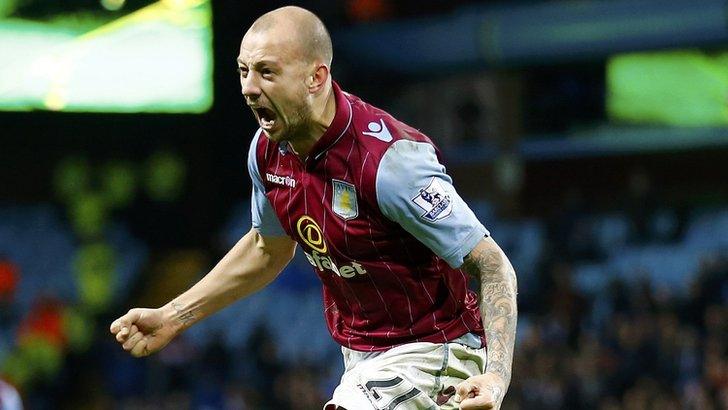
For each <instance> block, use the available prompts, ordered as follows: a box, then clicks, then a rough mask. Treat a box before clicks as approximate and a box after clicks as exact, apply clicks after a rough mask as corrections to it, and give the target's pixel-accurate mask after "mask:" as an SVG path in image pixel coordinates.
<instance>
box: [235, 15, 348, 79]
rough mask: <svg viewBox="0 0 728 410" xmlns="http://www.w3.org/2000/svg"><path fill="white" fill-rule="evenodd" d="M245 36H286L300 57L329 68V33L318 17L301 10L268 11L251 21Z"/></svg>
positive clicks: (330, 50)
mask: <svg viewBox="0 0 728 410" xmlns="http://www.w3.org/2000/svg"><path fill="white" fill-rule="evenodd" d="M248 32H249V33H250V32H256V33H263V32H271V33H276V34H277V33H286V34H287V35H288V37H289V38H288V39H289V40H290V42H291V43H292V44H291V46H292V47H293V48H294V49H295V51H297V54H299V55H300V57H302V58H304V59H305V60H307V61H308V62H315V61H319V62H321V63H324V64H326V65H328V66H331V61H332V59H333V56H334V53H333V48H332V46H331V36H330V35H329V31H328V30H326V26H324V23H323V21H321V19H320V18H318V16H316V15H315V14H313V13H312V12H310V11H308V10H306V9H304V8H301V7H297V6H286V7H281V8H278V9H275V10H273V11H269V12H268V13H265V14H263V15H262V16H260V17H259V18H258V19H257V20H255V22H254V23H253V25H252V26H250V29H249V30H248Z"/></svg>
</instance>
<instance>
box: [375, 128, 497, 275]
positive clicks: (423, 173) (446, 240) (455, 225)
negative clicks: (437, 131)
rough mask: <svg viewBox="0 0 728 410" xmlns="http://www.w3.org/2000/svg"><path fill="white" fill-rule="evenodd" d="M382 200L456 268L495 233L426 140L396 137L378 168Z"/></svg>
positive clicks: (386, 211)
mask: <svg viewBox="0 0 728 410" xmlns="http://www.w3.org/2000/svg"><path fill="white" fill-rule="evenodd" d="M376 191H377V201H378V202H379V209H380V210H381V211H382V213H383V214H384V216H386V217H387V218H389V219H391V220H392V221H394V222H397V223H399V224H400V225H401V226H402V227H403V228H404V229H405V230H406V231H407V232H409V233H411V234H412V235H413V236H414V237H415V238H417V239H419V240H420V241H421V242H422V243H423V244H425V245H426V246H427V247H428V248H430V249H431V250H432V251H433V252H434V253H435V254H436V255H438V256H439V257H441V258H442V259H444V260H445V261H446V262H447V263H448V264H449V265H450V266H452V267H453V268H459V267H460V266H462V264H463V260H464V259H465V256H467V255H468V253H470V251H472V250H473V249H474V248H475V245H477V244H478V242H480V241H481V240H482V239H483V238H485V237H486V236H489V235H490V233H489V232H488V230H487V229H485V227H484V226H483V225H482V224H481V223H480V221H478V218H476V217H475V214H474V213H473V211H472V210H470V208H469V207H468V205H467V204H466V203H465V201H463V200H462V198H460V196H459V195H458V193H457V192H456V191H455V187H453V185H452V178H450V176H449V175H447V174H446V173H445V167H444V166H443V165H442V164H440V163H439V161H438V160H437V155H436V154H435V149H434V147H433V146H432V145H430V144H428V143H425V142H415V141H409V140H399V141H396V142H395V143H394V144H392V146H390V147H389V149H388V150H387V152H386V153H385V154H384V156H383V157H382V160H381V162H380V163H379V169H378V170H377V182H376Z"/></svg>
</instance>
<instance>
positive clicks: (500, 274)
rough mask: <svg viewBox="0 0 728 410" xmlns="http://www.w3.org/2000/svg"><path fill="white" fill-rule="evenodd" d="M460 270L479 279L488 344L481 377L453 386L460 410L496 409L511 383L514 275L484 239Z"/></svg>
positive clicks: (515, 311)
mask: <svg viewBox="0 0 728 410" xmlns="http://www.w3.org/2000/svg"><path fill="white" fill-rule="evenodd" d="M461 269H462V270H464V271H465V272H467V273H468V274H470V275H471V276H473V277H475V278H476V279H479V280H480V314H481V315H482V316H483V327H484V328H485V337H486V341H487V343H488V362H487V368H486V371H485V373H484V374H482V375H478V376H473V377H470V378H468V379H467V380H465V381H464V382H462V383H460V384H459V385H458V386H457V394H458V396H459V397H460V399H461V402H460V408H461V409H462V410H475V409H498V408H500V406H501V403H502V402H503V397H504V396H505V394H506V391H507V390H508V385H509V384H510V381H511V366H512V364H513V349H514V344H515V340H516V321H517V319H518V307H517V304H516V294H517V287H518V286H517V281H516V272H515V271H514V269H513V266H512V265H511V263H510V261H509V260H508V257H506V255H505V253H503V251H502V250H501V248H500V247H499V246H498V244H497V243H495V241H494V240H493V239H492V238H490V237H488V238H485V239H483V240H482V241H480V243H478V245H476V246H475V248H474V249H473V250H472V251H471V252H470V253H469V254H468V255H467V256H466V257H465V261H464V263H463V265H462V267H461Z"/></svg>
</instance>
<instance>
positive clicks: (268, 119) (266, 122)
mask: <svg viewBox="0 0 728 410" xmlns="http://www.w3.org/2000/svg"><path fill="white" fill-rule="evenodd" d="M253 111H254V112H255V115H256V117H258V123H259V124H260V126H261V128H263V129H265V130H270V129H272V128H273V127H274V126H275V124H276V118H277V116H276V113H275V112H274V111H273V110H271V109H269V108H265V107H256V108H253Z"/></svg>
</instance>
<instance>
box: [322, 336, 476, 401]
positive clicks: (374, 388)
mask: <svg viewBox="0 0 728 410" xmlns="http://www.w3.org/2000/svg"><path fill="white" fill-rule="evenodd" d="M479 345H480V340H479V339H478V338H477V337H476V336H474V335H472V334H468V335H465V336H463V337H461V338H458V339H456V340H454V341H452V342H449V343H441V344H438V343H426V342H421V343H408V344H405V345H401V346H397V347H394V348H392V349H390V350H387V351H383V352H373V353H367V352H358V351H355V350H351V349H347V348H345V347H342V348H341V351H342V353H343V355H344V366H345V369H344V374H343V376H341V383H340V384H339V386H338V387H337V388H336V390H334V395H333V398H332V399H331V400H329V402H327V403H326V404H325V405H324V410H336V409H337V408H338V407H343V408H344V409H346V410H372V409H374V410H395V409H397V410H422V409H427V410H429V409H434V410H437V409H445V410H447V409H457V408H458V405H457V404H456V403H455V386H457V384H458V383H460V382H461V381H463V380H465V379H467V378H468V377H470V376H474V375H478V374H483V372H484V371H485V367H486V364H487V355H486V349H485V348H484V347H482V348H476V347H475V346H479ZM471 346H472V347H471Z"/></svg>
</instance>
